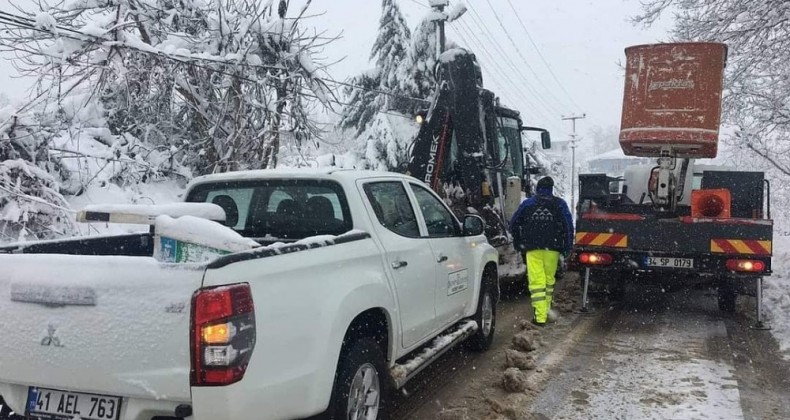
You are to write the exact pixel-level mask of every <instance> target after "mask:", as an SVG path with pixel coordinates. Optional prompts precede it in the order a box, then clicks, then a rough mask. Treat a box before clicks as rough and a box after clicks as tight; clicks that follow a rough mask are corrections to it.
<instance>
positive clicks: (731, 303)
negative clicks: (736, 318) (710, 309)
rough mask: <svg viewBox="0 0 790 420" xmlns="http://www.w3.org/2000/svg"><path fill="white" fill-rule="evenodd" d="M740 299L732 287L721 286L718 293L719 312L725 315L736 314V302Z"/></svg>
mask: <svg viewBox="0 0 790 420" xmlns="http://www.w3.org/2000/svg"><path fill="white" fill-rule="evenodd" d="M737 299H738V294H737V293H735V290H733V289H732V288H731V287H726V286H721V287H719V293H718V301H719V310H720V311H722V312H724V313H728V314H731V313H734V312H735V301H736V300H737Z"/></svg>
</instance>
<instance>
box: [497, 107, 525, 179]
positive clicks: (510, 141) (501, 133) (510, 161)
mask: <svg viewBox="0 0 790 420" xmlns="http://www.w3.org/2000/svg"><path fill="white" fill-rule="evenodd" d="M493 160H494V162H492V163H493V166H494V168H496V169H497V170H499V171H501V172H502V176H503V177H504V178H509V177H511V176H517V177H521V176H522V175H523V170H524V162H523V157H522V152H521V131H520V130H519V124H518V120H516V119H515V118H508V117H499V118H497V143H496V156H495V157H494V159H493Z"/></svg>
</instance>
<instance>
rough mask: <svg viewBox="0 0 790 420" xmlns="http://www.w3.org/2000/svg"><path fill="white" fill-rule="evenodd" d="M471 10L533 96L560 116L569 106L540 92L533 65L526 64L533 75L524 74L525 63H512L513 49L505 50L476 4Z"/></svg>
mask: <svg viewBox="0 0 790 420" xmlns="http://www.w3.org/2000/svg"><path fill="white" fill-rule="evenodd" d="M469 10H471V11H472V14H471V16H472V22H473V23H474V24H475V26H477V28H478V29H479V30H480V32H481V34H482V35H483V36H484V37H486V38H487V39H488V44H489V45H491V46H493V49H494V50H496V51H498V52H499V54H500V55H501V56H502V57H503V61H504V62H509V63H511V65H512V66H513V67H515V68H516V72H517V73H518V74H519V75H520V77H521V79H522V80H523V82H524V84H525V85H526V86H528V88H529V91H530V92H531V93H532V96H533V97H534V98H535V100H536V101H539V102H541V103H542V104H543V106H545V107H546V108H547V109H549V110H551V111H552V112H553V113H555V114H557V116H556V117H555V118H554V119H556V118H558V117H559V115H561V114H562V111H561V109H565V108H567V107H566V106H565V105H564V104H563V103H562V102H561V101H558V100H557V99H556V98H553V97H552V98H550V97H546V96H544V95H543V94H542V93H541V92H540V89H539V88H538V87H536V86H533V84H532V83H531V81H532V80H535V81H537V82H540V78H539V77H538V76H537V74H536V73H535V71H534V70H533V69H532V67H531V66H530V65H529V63H528V62H527V63H525V65H526V67H527V69H528V70H530V72H531V73H532V77H527V76H525V75H524V73H523V72H522V70H521V67H524V65H521V66H518V65H515V64H512V63H514V61H513V60H512V59H511V56H512V55H513V54H512V51H505V49H504V48H503V47H502V46H501V45H500V43H499V42H498V41H497V38H496V36H495V35H494V33H493V32H492V31H491V30H490V29H489V25H487V24H486V23H485V21H484V20H483V17H482V16H481V15H480V13H478V12H477V10H476V9H475V8H474V6H472V5H470V6H469ZM549 99H553V101H551V100H549Z"/></svg>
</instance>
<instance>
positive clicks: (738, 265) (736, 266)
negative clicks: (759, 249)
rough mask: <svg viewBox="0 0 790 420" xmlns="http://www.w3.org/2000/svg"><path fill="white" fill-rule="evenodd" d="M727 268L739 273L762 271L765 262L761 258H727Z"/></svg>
mask: <svg viewBox="0 0 790 420" xmlns="http://www.w3.org/2000/svg"><path fill="white" fill-rule="evenodd" d="M727 269H728V270H730V271H735V272H739V273H762V272H763V271H765V263H764V262H762V261H760V260H727Z"/></svg>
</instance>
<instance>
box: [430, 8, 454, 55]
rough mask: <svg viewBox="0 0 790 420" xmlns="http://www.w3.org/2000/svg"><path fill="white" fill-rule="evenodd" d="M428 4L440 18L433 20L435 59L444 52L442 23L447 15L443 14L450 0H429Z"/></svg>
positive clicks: (444, 37) (445, 41) (444, 42)
mask: <svg viewBox="0 0 790 420" xmlns="http://www.w3.org/2000/svg"><path fill="white" fill-rule="evenodd" d="M429 3H430V5H431V7H432V8H433V10H434V11H435V12H437V13H439V16H442V17H441V18H437V19H436V20H434V22H436V59H437V60H438V59H439V56H440V55H442V53H443V52H444V46H445V44H446V43H447V38H446V36H445V33H444V23H445V22H446V21H447V15H445V14H444V9H445V8H446V7H447V6H449V5H450V0H430V2H429Z"/></svg>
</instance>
